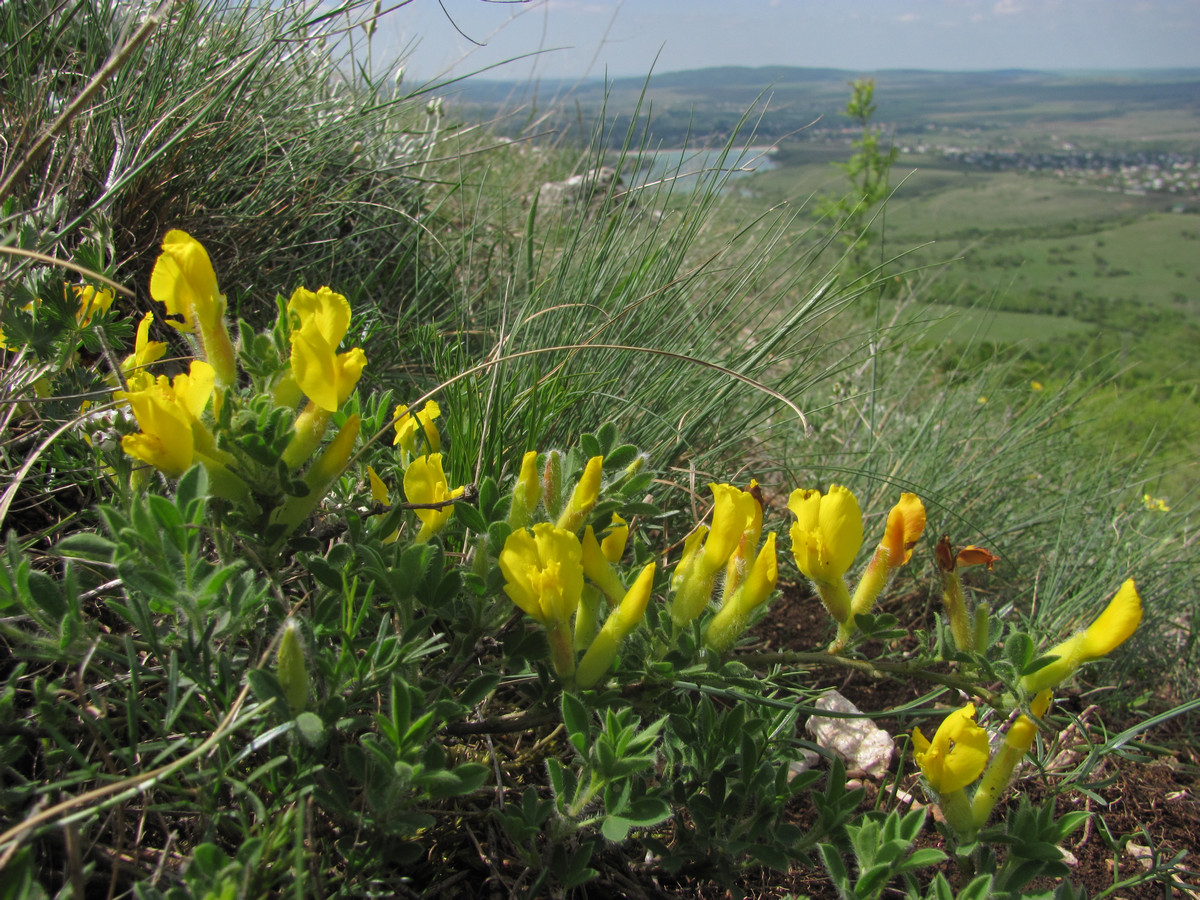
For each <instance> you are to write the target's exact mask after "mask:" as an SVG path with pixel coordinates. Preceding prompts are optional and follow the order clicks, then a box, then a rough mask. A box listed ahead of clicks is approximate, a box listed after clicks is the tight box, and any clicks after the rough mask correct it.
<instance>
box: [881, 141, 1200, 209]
mask: <svg viewBox="0 0 1200 900" xmlns="http://www.w3.org/2000/svg"><path fill="white" fill-rule="evenodd" d="M904 150H907V151H909V152H913V151H915V152H917V153H928V152H937V149H936V148H932V147H926V146H923V145H922V146H917V147H914V148H904ZM941 154H942V156H943V157H944V158H946V159H948V160H952V161H954V162H957V163H960V164H962V165H967V166H972V167H975V168H980V169H988V170H991V171H1003V170H1017V171H1025V172H1038V173H1041V174H1047V175H1055V176H1057V177H1059V178H1062V179H1065V180H1069V181H1072V182H1075V183H1077V184H1087V185H1092V186H1097V187H1104V188H1105V189H1106V190H1109V191H1112V192H1113V193H1122V194H1137V195H1141V194H1174V195H1176V196H1177V197H1179V198H1180V200H1181V201H1182V200H1197V199H1200V163H1198V162H1197V160H1196V159H1195V157H1191V156H1187V155H1184V154H1180V153H1148V152H1123V153H1098V152H1095V151H1082V150H1079V151H1077V150H1073V149H1071V148H1068V149H1066V150H1064V151H1063V152H1057V153H1030V152H1022V151H1013V150H964V149H960V148H957V147H944V148H942V149H941ZM1179 211H1180V212H1182V211H1183V210H1182V209H1180V210H1179Z"/></svg>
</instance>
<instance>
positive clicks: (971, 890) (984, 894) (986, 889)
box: [957, 875, 992, 900]
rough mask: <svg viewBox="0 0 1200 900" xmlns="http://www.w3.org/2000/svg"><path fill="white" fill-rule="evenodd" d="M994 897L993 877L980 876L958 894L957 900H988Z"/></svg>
mask: <svg viewBox="0 0 1200 900" xmlns="http://www.w3.org/2000/svg"><path fill="white" fill-rule="evenodd" d="M991 895H992V876H991V875H980V876H979V877H978V878H976V879H975V880H974V881H972V882H971V883H970V884H968V885H967V886H966V887H965V888H963V889H962V890H961V891H959V892H958V898H957V900H987V898H988V897H990V896H991Z"/></svg>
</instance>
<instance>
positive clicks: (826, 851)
mask: <svg viewBox="0 0 1200 900" xmlns="http://www.w3.org/2000/svg"><path fill="white" fill-rule="evenodd" d="M817 850H818V851H819V852H820V854H821V862H823V863H825V870H826V871H827V872H829V879H830V880H831V881H832V882H833V884H834V886H835V887H836V888H838V890H839V891H844V890H845V889H846V888H847V887H848V886H849V882H850V879H849V877H848V876H847V874H846V865H845V863H843V862H842V857H841V854H839V853H838V851H837V847H835V846H833V844H818V845H817Z"/></svg>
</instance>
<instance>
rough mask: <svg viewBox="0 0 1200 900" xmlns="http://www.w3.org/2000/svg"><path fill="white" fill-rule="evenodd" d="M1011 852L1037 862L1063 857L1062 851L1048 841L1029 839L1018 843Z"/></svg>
mask: <svg viewBox="0 0 1200 900" xmlns="http://www.w3.org/2000/svg"><path fill="white" fill-rule="evenodd" d="M1013 853H1015V854H1019V855H1020V856H1023V857H1025V858H1026V859H1034V860H1038V861H1039V862H1058V861H1059V860H1061V859H1062V858H1063V856H1062V851H1061V850H1059V849H1058V847H1056V846H1054V844H1051V843H1049V842H1048V841H1029V842H1027V843H1021V844H1018V845H1017V846H1016V847H1014V848H1013Z"/></svg>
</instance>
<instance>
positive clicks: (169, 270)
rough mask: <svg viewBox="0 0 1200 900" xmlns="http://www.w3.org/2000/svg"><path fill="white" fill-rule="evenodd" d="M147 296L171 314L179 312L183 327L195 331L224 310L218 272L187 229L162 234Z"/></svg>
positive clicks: (223, 299)
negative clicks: (218, 284)
mask: <svg viewBox="0 0 1200 900" xmlns="http://www.w3.org/2000/svg"><path fill="white" fill-rule="evenodd" d="M150 296H151V297H153V298H154V299H155V300H157V301H158V302H159V303H161V304H163V305H164V306H166V308H167V312H168V313H169V314H170V315H173V316H182V317H183V320H184V325H183V328H184V329H185V330H187V331H195V330H196V329H197V327H199V324H200V321H201V320H203V321H205V322H208V323H212V322H215V321H218V320H220V318H221V317H222V316H223V315H224V313H225V298H224V297H223V296H222V295H221V292H220V290H219V289H218V287H217V273H216V272H215V271H213V266H212V260H210V259H209V257H208V251H207V250H205V249H204V247H203V245H202V244H201V243H200V242H199V241H197V240H196V239H195V238H193V237H192V236H191V235H190V234H188V233H187V232H186V231H180V230H179V229H172V230H171V231H168V232H167V236H166V237H165V238H163V243H162V253H161V254H160V255H159V257H158V259H157V260H156V261H155V263H154V270H153V271H152V272H151V273H150Z"/></svg>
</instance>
